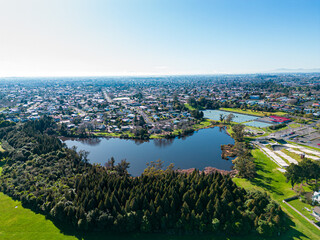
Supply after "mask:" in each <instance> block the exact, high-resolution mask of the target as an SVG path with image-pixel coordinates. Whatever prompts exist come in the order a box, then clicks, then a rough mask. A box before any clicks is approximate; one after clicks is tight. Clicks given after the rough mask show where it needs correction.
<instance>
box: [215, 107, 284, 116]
mask: <svg viewBox="0 0 320 240" xmlns="http://www.w3.org/2000/svg"><path fill="white" fill-rule="evenodd" d="M220 110H223V111H229V112H236V113H242V114H248V115H254V116H260V117H263V116H270V115H277V116H284V115H286V114H287V113H285V112H263V111H254V110H251V109H246V110H241V109H240V108H220Z"/></svg>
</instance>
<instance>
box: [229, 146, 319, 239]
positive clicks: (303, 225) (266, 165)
mask: <svg viewBox="0 0 320 240" xmlns="http://www.w3.org/2000/svg"><path fill="white" fill-rule="evenodd" d="M252 154H253V156H254V158H255V163H256V166H257V176H256V178H254V179H253V180H250V181H249V180H246V179H242V178H234V179H233V180H234V182H235V183H236V184H237V185H238V186H241V187H243V188H245V189H247V190H260V191H266V192H268V193H269V194H270V196H271V197H272V199H274V200H276V201H277V202H278V203H279V204H280V205H281V207H282V208H283V210H284V211H285V212H286V213H287V214H288V215H289V216H290V217H291V220H292V221H293V223H294V226H292V228H291V229H290V230H289V231H288V232H287V233H286V235H285V236H286V237H287V238H286V237H284V236H283V237H284V238H282V239H319V234H320V232H319V230H317V229H316V228H315V227H314V226H313V225H312V224H310V223H309V222H308V221H307V220H306V219H304V218H303V217H301V216H300V215H299V214H297V213H296V212H294V211H293V210H292V209H291V208H290V207H289V206H287V205H286V204H284V203H282V200H283V199H285V198H288V197H293V196H295V195H296V193H295V192H294V191H293V190H292V189H291V185H290V184H289V183H287V182H286V178H285V176H284V175H283V174H282V173H281V172H280V171H278V170H277V168H278V166H277V165H276V164H275V163H274V162H273V161H271V160H270V159H269V158H268V157H266V156H265V155H264V154H263V153H262V152H261V151H260V150H259V149H255V150H253V151H252ZM304 188H305V190H306V191H311V189H310V188H309V187H308V186H306V187H304ZM277 239H279V238H277Z"/></svg>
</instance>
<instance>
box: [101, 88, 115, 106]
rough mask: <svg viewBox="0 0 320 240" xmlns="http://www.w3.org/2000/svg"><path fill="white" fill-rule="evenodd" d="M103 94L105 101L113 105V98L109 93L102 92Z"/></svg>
mask: <svg viewBox="0 0 320 240" xmlns="http://www.w3.org/2000/svg"><path fill="white" fill-rule="evenodd" d="M102 93H103V96H104V99H106V101H107V102H108V103H112V102H113V101H112V99H111V97H110V96H109V95H108V93H107V91H106V90H102Z"/></svg>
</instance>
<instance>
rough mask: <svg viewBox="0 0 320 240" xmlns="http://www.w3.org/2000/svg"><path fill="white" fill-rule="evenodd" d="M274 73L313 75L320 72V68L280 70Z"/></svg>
mask: <svg viewBox="0 0 320 240" xmlns="http://www.w3.org/2000/svg"><path fill="white" fill-rule="evenodd" d="M272 72H296V73H311V72H320V68H309V69H308V68H278V69H275V70H273V71H272Z"/></svg>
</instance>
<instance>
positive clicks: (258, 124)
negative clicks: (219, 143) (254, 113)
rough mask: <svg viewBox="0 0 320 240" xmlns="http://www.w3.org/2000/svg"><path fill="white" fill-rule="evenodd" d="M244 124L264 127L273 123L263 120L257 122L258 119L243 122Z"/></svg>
mask: <svg viewBox="0 0 320 240" xmlns="http://www.w3.org/2000/svg"><path fill="white" fill-rule="evenodd" d="M244 125H247V126H251V127H258V128H264V127H270V126H272V125H273V124H270V123H265V122H258V121H251V122H247V123H244Z"/></svg>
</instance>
